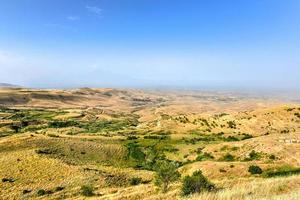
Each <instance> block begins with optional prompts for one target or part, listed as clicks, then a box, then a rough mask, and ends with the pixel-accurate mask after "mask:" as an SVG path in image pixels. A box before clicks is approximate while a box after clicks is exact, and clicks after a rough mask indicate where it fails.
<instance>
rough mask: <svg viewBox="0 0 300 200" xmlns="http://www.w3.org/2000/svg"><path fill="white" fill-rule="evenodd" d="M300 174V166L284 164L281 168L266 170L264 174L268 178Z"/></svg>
mask: <svg viewBox="0 0 300 200" xmlns="http://www.w3.org/2000/svg"><path fill="white" fill-rule="evenodd" d="M298 174H300V168H294V167H290V166H284V167H281V168H279V169H273V170H272V169H271V170H267V171H265V172H264V174H263V176H264V177H266V178H271V177H278V176H292V175H298Z"/></svg>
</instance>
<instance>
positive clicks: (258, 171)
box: [248, 165, 263, 174]
mask: <svg viewBox="0 0 300 200" xmlns="http://www.w3.org/2000/svg"><path fill="white" fill-rule="evenodd" d="M248 172H250V173H251V174H261V173H262V172H263V171H262V169H261V168H260V167H259V166H257V165H251V166H250V167H249V169H248Z"/></svg>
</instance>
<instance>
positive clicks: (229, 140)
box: [225, 136, 239, 142]
mask: <svg viewBox="0 0 300 200" xmlns="http://www.w3.org/2000/svg"><path fill="white" fill-rule="evenodd" d="M225 141H227V142H235V141H239V139H238V138H236V137H234V136H228V137H227V138H225Z"/></svg>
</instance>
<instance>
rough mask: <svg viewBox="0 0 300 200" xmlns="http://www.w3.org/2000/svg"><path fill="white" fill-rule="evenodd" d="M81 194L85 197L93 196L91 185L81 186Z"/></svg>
mask: <svg viewBox="0 0 300 200" xmlns="http://www.w3.org/2000/svg"><path fill="white" fill-rule="evenodd" d="M81 194H82V195H83V196H86V197H91V196H94V195H95V194H94V187H93V186H91V185H83V186H81Z"/></svg>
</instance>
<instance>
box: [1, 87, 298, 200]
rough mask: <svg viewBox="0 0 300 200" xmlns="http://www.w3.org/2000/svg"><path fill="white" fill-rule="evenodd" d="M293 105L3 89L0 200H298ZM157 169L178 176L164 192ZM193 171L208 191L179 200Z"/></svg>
mask: <svg viewBox="0 0 300 200" xmlns="http://www.w3.org/2000/svg"><path fill="white" fill-rule="evenodd" d="M299 99H300V98H299V96H297V95H295V94H292V95H290V94H287V93H268V94H266V93H250V92H249V93H246V92H243V93H241V92H228V91H227V92H226V91H222V92H216V91H175V90H172V91H166V90H133V89H110V88H106V89H90V88H81V89H72V90H71V89H70V90H40V89H25V88H2V89H0V163H1V164H0V178H1V182H0V199H86V198H91V199H93V198H95V199H171V198H173V199H201V198H203V199H297V197H299V194H300V176H299V175H298V174H300V105H299ZM163 162H166V163H171V164H172V165H174V166H176V169H174V170H176V172H177V173H178V174H179V175H180V178H177V179H176V180H174V181H171V182H170V184H169V185H168V189H167V190H166V191H162V190H161V187H160V186H159V184H157V176H158V174H159V173H158V166H159V163H163ZM251 167H252V168H251ZM251 169H254V170H251ZM197 170H201V171H202V173H203V175H204V176H205V177H207V179H208V180H209V181H210V182H211V183H213V184H214V188H215V189H214V190H213V191H207V190H205V191H203V192H201V193H199V194H198V193H194V194H192V193H191V195H182V187H183V184H184V180H185V177H186V176H190V175H192V174H193V173H194V172H196V171H197Z"/></svg>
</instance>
